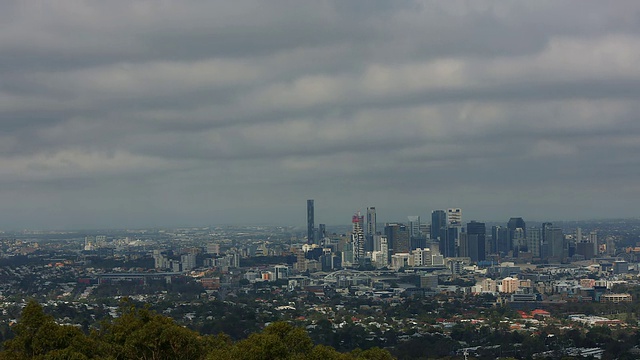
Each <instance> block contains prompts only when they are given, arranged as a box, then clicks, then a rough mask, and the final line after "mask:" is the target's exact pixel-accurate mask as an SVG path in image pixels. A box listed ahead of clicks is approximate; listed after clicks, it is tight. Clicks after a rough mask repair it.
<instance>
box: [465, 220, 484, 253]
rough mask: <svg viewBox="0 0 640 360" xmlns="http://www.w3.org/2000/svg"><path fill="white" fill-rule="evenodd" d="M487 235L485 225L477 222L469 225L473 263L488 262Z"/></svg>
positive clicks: (469, 240) (468, 234)
mask: <svg viewBox="0 0 640 360" xmlns="http://www.w3.org/2000/svg"><path fill="white" fill-rule="evenodd" d="M486 233H487V228H486V226H485V224H484V223H482V222H477V221H471V222H470V223H467V244H468V247H469V251H468V253H469V257H470V258H471V261H474V262H478V261H484V260H486V255H487V251H486V242H487V239H486Z"/></svg>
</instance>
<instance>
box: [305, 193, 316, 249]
mask: <svg viewBox="0 0 640 360" xmlns="http://www.w3.org/2000/svg"><path fill="white" fill-rule="evenodd" d="M315 228H316V226H315V223H314V218H313V200H307V244H314V243H315V232H316V229H315Z"/></svg>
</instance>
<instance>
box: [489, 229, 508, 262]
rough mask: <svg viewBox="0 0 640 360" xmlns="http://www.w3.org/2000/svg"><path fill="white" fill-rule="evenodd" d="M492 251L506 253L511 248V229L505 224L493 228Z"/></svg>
mask: <svg viewBox="0 0 640 360" xmlns="http://www.w3.org/2000/svg"><path fill="white" fill-rule="evenodd" d="M491 244H492V246H491V253H497V254H503V255H504V254H506V253H508V252H509V251H510V250H511V242H510V239H509V229H508V228H506V227H503V226H493V227H492V228H491Z"/></svg>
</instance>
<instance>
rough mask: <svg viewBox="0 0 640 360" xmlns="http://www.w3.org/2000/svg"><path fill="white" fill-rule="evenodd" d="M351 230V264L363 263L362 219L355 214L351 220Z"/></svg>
mask: <svg viewBox="0 0 640 360" xmlns="http://www.w3.org/2000/svg"><path fill="white" fill-rule="evenodd" d="M351 223H352V225H353V229H352V230H351V242H352V243H353V262H354V263H356V264H359V263H362V262H364V228H363V226H362V225H363V223H364V217H363V216H361V215H360V212H357V213H356V214H355V215H353V217H352V218H351Z"/></svg>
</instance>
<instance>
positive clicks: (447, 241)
mask: <svg viewBox="0 0 640 360" xmlns="http://www.w3.org/2000/svg"><path fill="white" fill-rule="evenodd" d="M460 229H461V227H460V226H447V227H445V228H444V231H443V232H442V235H441V236H440V253H441V254H442V255H443V256H444V257H455V256H456V255H457V254H456V241H457V240H458V235H459V234H460Z"/></svg>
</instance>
